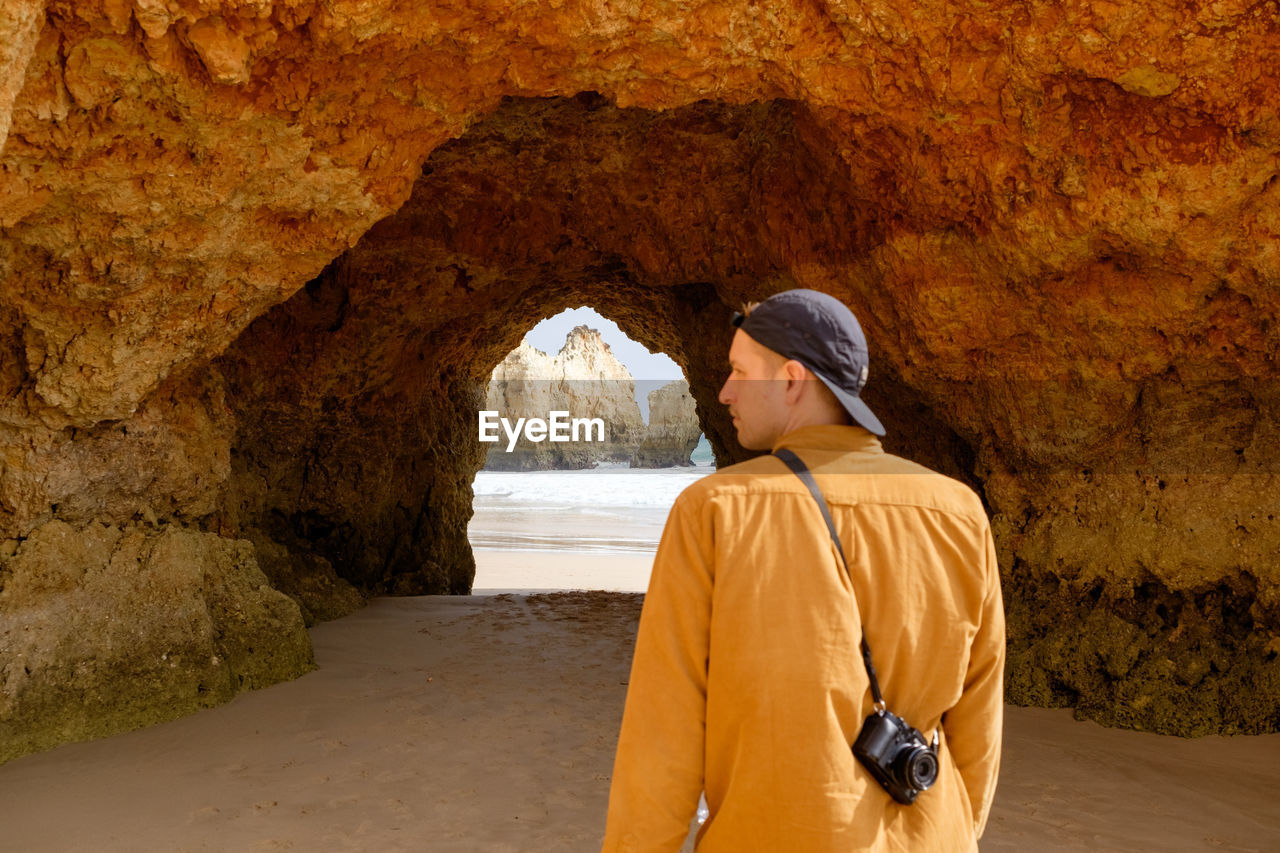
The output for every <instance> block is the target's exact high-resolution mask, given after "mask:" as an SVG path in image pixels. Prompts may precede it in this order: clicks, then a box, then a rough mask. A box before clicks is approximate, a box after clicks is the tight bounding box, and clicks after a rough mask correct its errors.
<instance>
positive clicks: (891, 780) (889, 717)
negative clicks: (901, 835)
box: [853, 706, 938, 806]
mask: <svg viewBox="0 0 1280 853" xmlns="http://www.w3.org/2000/svg"><path fill="white" fill-rule="evenodd" d="M853 754H854V756H855V757H856V758H857V759H858V760H859V761H861V762H862V766H863V767H865V768H867V770H868V771H870V773H871V775H872V776H874V777H875V780H876V781H877V782H879V783H880V787H882V788H884V789H885V790H886V791H888V792H889V796H891V797H893V798H894V799H895V800H897V801H898V802H900V803H902V804H903V805H904V806H909V805H911V804H912V803H914V802H915V801H916V797H917V796H919V794H920V792H921V791H923V790H925V789H926V788H928V787H929V786H930V785H932V784H933V783H934V781H936V780H937V778H938V735H937V733H936V732H935V733H934V736H933V743H925V740H924V735H922V734H920V732H919V731H917V730H916V729H913V728H912V727H911V726H909V725H907V722H906V720H903V719H902V718H901V717H898V716H896V715H894V714H892V713H890V712H889V711H887V710H883V706H881V709H878V710H876V712H875V713H873V714H872V715H871V716H869V717H867V720H866V722H864V723H863V724H862V731H861V732H859V733H858V739H857V740H856V741H854V742H853Z"/></svg>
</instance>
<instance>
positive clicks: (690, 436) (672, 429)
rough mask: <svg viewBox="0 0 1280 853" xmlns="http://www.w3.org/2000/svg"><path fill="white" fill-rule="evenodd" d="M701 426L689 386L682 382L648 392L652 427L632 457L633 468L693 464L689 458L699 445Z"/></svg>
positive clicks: (649, 427)
mask: <svg viewBox="0 0 1280 853" xmlns="http://www.w3.org/2000/svg"><path fill="white" fill-rule="evenodd" d="M701 435H702V425H701V424H699V423H698V412H697V409H696V408H695V406H694V402H693V395H692V394H690V393H689V383H688V382H685V381H684V380H683V379H678V380H676V381H675V382H671V383H668V384H666V385H663V386H662V387H661V388H658V389H655V390H653V391H650V392H649V426H648V428H647V429H646V430H645V436H644V440H643V441H641V442H640V444H639V446H637V447H636V451H635V453H633V454H632V456H631V467H632V468H674V467H677V466H680V465H692V464H693V463H692V462H690V461H689V455H690V454H691V453H693V449H694V448H695V447H697V446H698V437H699V436H701Z"/></svg>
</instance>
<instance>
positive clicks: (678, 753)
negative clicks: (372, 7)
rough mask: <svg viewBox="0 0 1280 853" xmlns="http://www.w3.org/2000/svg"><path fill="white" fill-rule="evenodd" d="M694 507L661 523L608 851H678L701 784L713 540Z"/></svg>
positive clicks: (683, 505)
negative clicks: (659, 540)
mask: <svg viewBox="0 0 1280 853" xmlns="http://www.w3.org/2000/svg"><path fill="white" fill-rule="evenodd" d="M690 504H691V502H690V501H688V500H685V499H684V498H683V496H682V498H681V499H678V500H677V501H676V504H675V506H673V507H672V510H671V514H670V515H669V516H668V517H667V524H666V528H665V529H664V530H663V533H662V541H661V543H660V544H659V546H658V552H657V555H656V556H655V558H654V563H653V573H652V575H650V578H649V591H648V593H647V594H646V595H645V600H644V607H643V609H642V611H641V615H640V628H639V632H638V634H637V636H636V649H635V656H634V658H633V659H632V662H631V679H630V682H629V686H628V688H627V701H626V707H625V708H624V710H623V714H622V729H621V732H620V733H619V736H618V752H617V755H616V757H615V759H614V764H613V780H612V783H611V787H610V791H609V813H608V818H607V824H606V828H605V838H604V848H603V849H604V851H605V852H606V853H613V851H677V850H679V849H680V846H681V845H682V844H683V843H684V840H685V837H686V836H687V835H688V832H689V823H690V821H691V820H692V818H693V814H694V811H695V810H696V809H697V806H698V796H699V794H701V792H702V788H703V752H704V733H705V725H706V706H707V651H708V647H709V645H710V623H711V584H712V575H713V565H712V561H713V558H712V546H711V535H712V534H711V530H710V529H709V523H700V518H699V515H700V513H699V512H698V509H697V507H696V506H691V505H690ZM707 517H708V516H704V517H703V519H704V521H705V519H706V518H707Z"/></svg>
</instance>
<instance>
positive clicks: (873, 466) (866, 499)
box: [680, 449, 987, 523]
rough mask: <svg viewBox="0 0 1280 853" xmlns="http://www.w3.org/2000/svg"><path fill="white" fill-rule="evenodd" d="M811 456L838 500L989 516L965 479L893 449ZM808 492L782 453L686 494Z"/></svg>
mask: <svg viewBox="0 0 1280 853" xmlns="http://www.w3.org/2000/svg"><path fill="white" fill-rule="evenodd" d="M799 455H800V456H801V458H803V459H805V461H806V463H807V464H808V466H809V468H810V470H811V471H812V472H813V473H814V475H815V477H816V478H817V479H818V483H819V485H820V487H821V488H822V491H823V494H824V495H825V496H826V498H827V499H828V501H830V502H832V503H848V504H885V505H898V506H904V507H907V506H913V507H917V508H919V509H929V510H935V511H938V512H945V513H949V514H953V515H960V516H967V517H971V518H973V519H974V520H975V521H981V522H983V523H985V522H986V520H987V515H986V509H985V507H984V506H983V504H982V500H981V498H979V497H978V495H977V494H976V493H975V492H974V491H973V489H972V488H970V487H969V486H968V485H966V484H965V483H963V482H961V481H959V480H956V479H954V478H952V477H948V476H946V475H945V474H941V473H939V472H937V471H935V470H933V469H932V468H928V467H926V466H924V465H921V464H920V463H918V462H913V461H912V460H910V459H906V458H903V457H901V456H895V455H893V454H890V453H884V452H876V453H862V452H839V453H832V452H813V453H810V452H806V451H805V450H804V449H800V452H799ZM793 492H800V493H803V494H806V495H807V494H808V490H807V488H806V487H805V486H804V485H803V484H802V483H801V482H800V479H799V478H798V477H796V476H795V475H794V474H793V473H792V472H791V470H790V469H789V468H788V467H787V466H786V465H785V464H784V463H783V462H782V460H781V459H778V458H777V457H775V456H773V455H772V454H768V453H766V454H762V455H760V456H757V457H754V458H752V459H748V460H746V461H744V462H739V463H736V464H734V465H729V466H727V467H724V468H721V469H719V470H717V471H715V472H714V473H712V474H708V475H707V476H706V477H703V478H702V479H700V480H698V481H697V482H695V483H693V484H691V485H689V486H688V487H687V488H685V490H684V491H683V492H682V493H681V495H680V502H681V503H683V504H684V505H685V506H687V507H692V506H694V505H698V504H701V503H703V502H705V501H709V500H714V499H715V498H717V497H721V496H729V495H761V496H764V495H769V494H784V493H793Z"/></svg>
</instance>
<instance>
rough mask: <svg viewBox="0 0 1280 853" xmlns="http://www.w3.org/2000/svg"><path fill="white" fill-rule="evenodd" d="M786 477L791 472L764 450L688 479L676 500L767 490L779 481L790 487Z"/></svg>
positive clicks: (777, 484)
mask: <svg viewBox="0 0 1280 853" xmlns="http://www.w3.org/2000/svg"><path fill="white" fill-rule="evenodd" d="M786 478H791V479H794V475H793V474H792V473H791V472H790V471H789V470H788V469H787V466H786V465H784V464H783V463H782V460H781V459H778V458H777V457H776V456H773V455H772V454H769V453H765V454H763V455H760V456H756V457H754V458H752V459H747V460H746V461H744V462H738V463H735V464H733V465H727V466H725V467H724V468H718V469H716V470H715V471H713V472H711V473H710V474H708V475H707V476H705V477H703V478H701V479H699V480H697V481H695V482H693V483H690V484H689V485H688V486H686V487H685V489H684V491H683V492H681V493H680V498H679V500H680V502H682V503H684V504H686V505H687V504H695V503H701V502H703V501H707V500H712V499H714V498H716V497H718V496H721V495H734V494H748V493H753V492H755V493H760V492H767V491H773V490H775V487H778V486H783V485H785V486H786V487H788V488H790V487H791V483H790V482H789V481H788V480H786ZM796 482H797V483H798V482H799V481H796Z"/></svg>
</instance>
